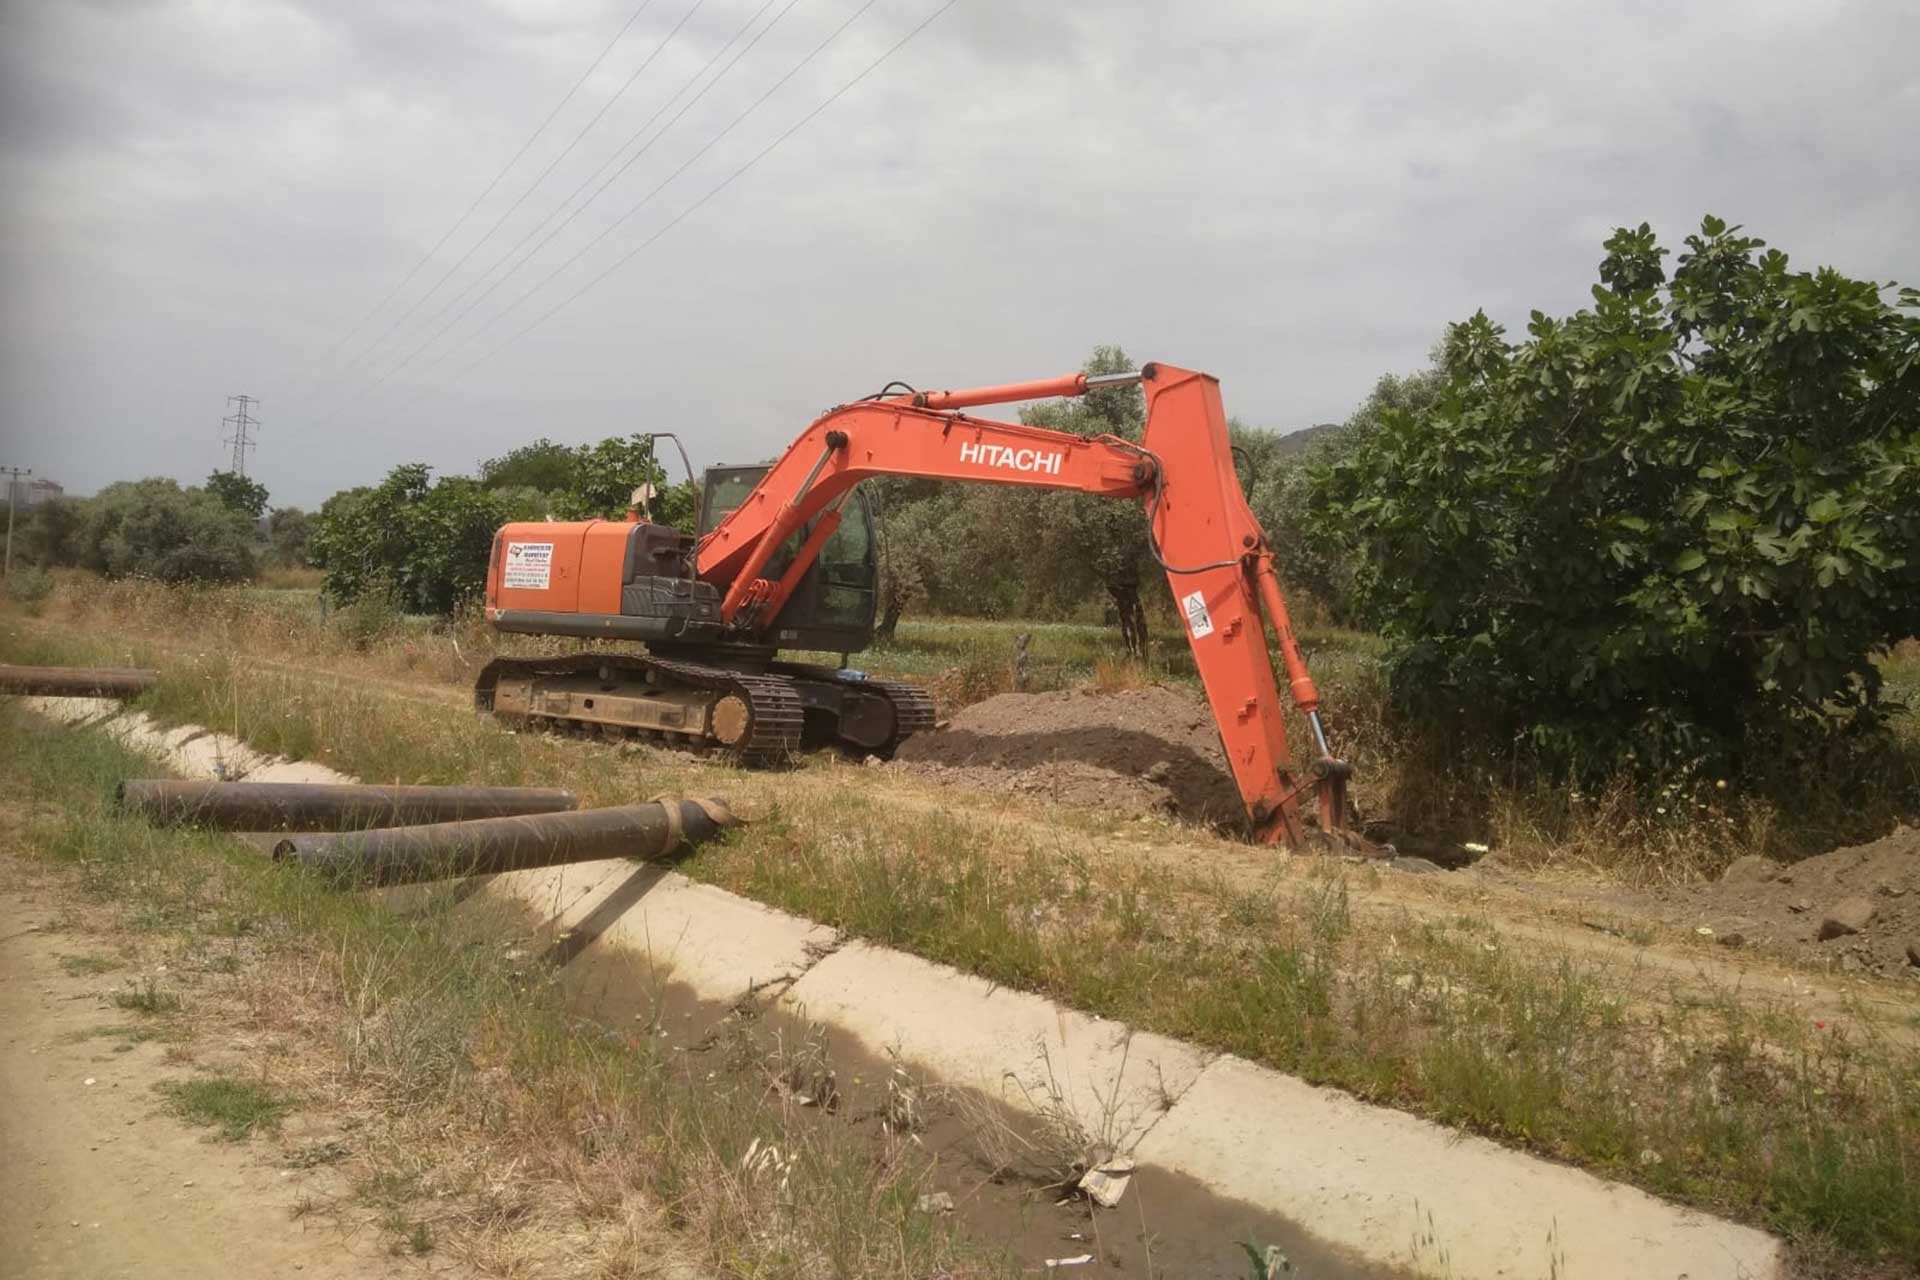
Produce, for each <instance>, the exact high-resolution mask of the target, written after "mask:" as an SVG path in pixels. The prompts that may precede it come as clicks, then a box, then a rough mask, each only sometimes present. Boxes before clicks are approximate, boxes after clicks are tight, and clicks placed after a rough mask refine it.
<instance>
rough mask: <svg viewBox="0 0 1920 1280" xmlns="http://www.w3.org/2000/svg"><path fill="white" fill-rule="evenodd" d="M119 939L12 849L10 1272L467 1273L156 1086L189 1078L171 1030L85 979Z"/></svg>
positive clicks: (5, 1126)
mask: <svg viewBox="0 0 1920 1280" xmlns="http://www.w3.org/2000/svg"><path fill="white" fill-rule="evenodd" d="M110 955H111V949H110V946H106V945H103V942H102V940H101V939H99V938H97V937H92V936H88V935H86V934H84V933H81V932H78V931H77V930H76V929H75V928H74V927H73V925H72V924H71V922H70V921H69V920H68V919H66V918H64V912H63V909H62V907H61V906H60V905H59V904H58V903H57V902H56V900H55V899H54V897H53V895H52V894H51V892H50V891H49V889H48V888H47V886H45V885H44V884H40V883H36V882H35V881H34V879H33V878H32V872H31V871H30V870H28V869H27V868H25V867H24V866H23V865H22V864H21V863H20V862H19V861H18V860H17V859H15V858H13V857H11V856H8V855H6V854H4V853H0V1272H4V1273H5V1274H6V1275H7V1276H9V1277H11V1278H12V1280H54V1278H55V1277H58V1278H59V1280H69V1278H72V1280H82V1278H84V1280H96V1278H99V1280H107V1278H117V1277H122V1276H125V1277H130V1278H131V1277H138V1278H139V1280H172V1278H173V1277H179V1278H180V1280H187V1278H189V1277H192V1278H193V1280H201V1278H203V1277H207V1276H224V1277H251V1276H286V1275H290V1274H297V1275H300V1276H302V1277H306V1276H311V1277H314V1278H315V1280H363V1278H365V1277H375V1276H382V1277H384V1276H399V1275H405V1276H422V1275H428V1274H433V1275H451V1274H458V1273H459V1272H458V1271H457V1269H455V1268H453V1267H450V1266H449V1265H448V1264H447V1263H446V1262H445V1261H444V1260H441V1261H434V1262H433V1264H432V1265H428V1261H423V1260H414V1259H399V1258H393V1257H390V1256H387V1255H386V1254H385V1252H384V1248H383V1242H382V1241H380V1240H379V1239H378V1238H377V1233H374V1232H360V1233H356V1234H352V1235H349V1234H348V1233H346V1232H345V1231H343V1230H342V1229H341V1228H340V1226H339V1225H338V1224H337V1222H336V1220H335V1219H333V1218H330V1217H328V1216H325V1215H307V1216H303V1217H296V1216H295V1215H296V1213H297V1212H298V1211H299V1210H300V1209H301V1207H303V1205H305V1204H309V1203H312V1202H313V1201H315V1200H325V1199H329V1198H331V1196H332V1195H333V1194H335V1192H336V1191H337V1189H338V1188H337V1187H336V1186H335V1185H334V1184H335V1183H337V1182H338V1181H339V1175H337V1174H336V1173H334V1172H333V1171H332V1170H329V1169H326V1168H318V1169H309V1170H294V1169H287V1168H282V1167H278V1163H277V1160H276V1157H277V1156H278V1154H279V1153H278V1149H277V1147H270V1146H266V1145H263V1144H261V1143H259V1142H257V1141H256V1142H254V1143H245V1144H230V1143H220V1142H211V1141H208V1140H207V1137H206V1132H207V1131H206V1130H203V1129H194V1128H190V1127H188V1126H187V1125H186V1124H185V1123H184V1122H182V1121H181V1120H179V1119H176V1118H175V1117H174V1116H173V1115H172V1114H170V1113H169V1112H167V1111H166V1110H165V1108H164V1106H163V1104H162V1100H161V1098H160V1097H159V1096H158V1095H157V1094H156V1093H155V1091H154V1086H155V1084H157V1083H159V1082H160V1081H163V1080H168V1079H178V1078H182V1077H183V1076H185V1075H186V1074H187V1071H186V1068H184V1067H182V1066H180V1065H177V1064H175V1063H171V1062H169V1060H168V1054H169V1046H168V1044H167V1043H165V1042H164V1041H163V1040H161V1039H157V1038H156V1039H146V1040H136V1039H135V1038H134V1037H132V1036H128V1035H123V1034H114V1033H113V1028H116V1027H122V1026H126V1025H128V1024H129V1023H130V1022H132V1021H134V1020H135V1019H134V1015H130V1014H129V1013H127V1012H126V1011H125V1010H122V1009H119V1008H116V1007H115V1006H114V1005H113V1003H112V1002H111V999H110V993H111V992H112V991H113V990H114V989H115V988H117V987H120V986H122V985H124V981H123V978H124V975H119V974H113V973H106V974H102V973H88V972H85V971H84V970H85V968H86V967H88V965H87V960H86V959H85V958H93V959H94V960H95V961H96V962H98V963H104V962H105V960H106V957H109V956H110Z"/></svg>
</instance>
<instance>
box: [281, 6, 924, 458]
mask: <svg viewBox="0 0 1920 1280" xmlns="http://www.w3.org/2000/svg"><path fill="white" fill-rule="evenodd" d="M797 3H799V0H788V2H787V9H791V8H792V7H793V6H794V5H795V4H797ZM877 3H879V0H865V3H863V4H861V5H860V7H859V8H857V9H855V10H854V11H853V13H852V14H851V15H850V16H848V17H847V19H846V20H845V21H843V22H842V23H841V24H840V25H839V26H837V27H835V28H834V29H833V31H832V32H831V33H830V34H828V36H827V37H826V39H824V40H822V41H821V42H820V43H819V44H817V45H815V46H814V47H813V49H812V50H810V51H809V52H808V53H807V54H806V56H805V57H803V58H801V59H800V60H799V61H798V62H796V63H794V64H793V66H792V67H790V68H788V69H787V71H786V73H785V74H784V75H782V76H781V77H780V78H779V79H777V80H775V81H774V82H773V84H772V85H771V86H770V87H769V88H768V89H767V90H766V91H765V92H764V93H762V94H761V95H760V96H759V97H758V98H755V99H754V100H753V102H752V103H751V104H750V105H749V106H748V107H747V109H746V110H744V111H742V112H741V113H740V114H739V115H737V116H735V117H734V118H733V119H732V120H731V121H730V122H729V123H728V124H727V125H726V127H724V128H723V129H721V130H720V131H719V132H718V133H716V134H714V135H713V136H712V137H711V138H708V139H707V141H706V142H705V143H704V144H702V145H701V147H700V148H699V149H698V150H696V151H695V152H694V153H693V154H692V155H691V156H689V157H687V159H686V160H685V161H683V162H682V163H681V165H680V167H679V168H677V169H675V170H674V171H673V172H672V173H670V174H668V175H667V176H666V177H665V178H663V179H661V180H660V181H659V182H658V183H656V184H655V185H654V187H653V188H652V189H651V190H650V191H648V192H647V194H646V195H644V196H642V197H641V198H640V201H639V202H638V203H637V204H635V205H633V206H632V207H631V208H629V209H628V210H627V211H626V212H625V213H623V214H621V215H620V216H619V217H618V218H617V219H615V220H614V221H613V222H612V223H611V224H609V225H608V226H607V227H606V228H604V229H603V230H602V231H601V232H600V234H599V235H597V236H595V237H594V238H593V239H591V240H589V241H588V242H587V243H586V244H585V245H583V246H582V247H581V248H580V249H579V251H578V252H576V253H575V254H574V255H573V256H572V257H570V258H568V259H567V260H566V261H565V262H563V263H561V264H560V265H559V266H558V267H555V268H554V269H553V270H552V271H550V272H548V273H547V275H546V276H544V277H542V278H541V279H540V280H539V281H538V282H537V283H536V284H535V285H534V286H533V287H532V288H531V289H528V290H527V291H526V292H525V293H523V294H521V295H520V296H519V297H518V298H515V299H514V300H513V301H512V302H509V303H508V304H507V305H506V306H505V307H503V308H502V309H501V310H500V311H499V312H497V313H496V314H495V315H494V317H493V318H492V319H491V320H488V321H487V322H486V323H485V324H483V325H481V326H480V327H479V328H478V329H475V330H474V331H473V332H472V333H469V334H468V335H467V336H466V337H464V338H461V339H460V340H459V341H457V342H455V343H454V344H453V345H452V346H450V347H448V348H446V349H445V350H444V351H442V352H441V353H440V354H439V355H437V356H435V357H434V358H433V359H432V360H431V361H430V362H429V363H428V366H427V367H428V368H432V367H433V366H434V365H437V364H439V363H440V362H441V361H443V360H445V359H446V358H447V357H448V356H450V355H452V354H453V353H454V352H455V351H458V350H459V349H460V348H461V347H464V346H465V345H466V344H468V343H469V342H472V341H473V340H474V339H475V338H477V337H479V336H480V335H481V334H483V333H485V332H486V331H487V330H488V329H490V328H492V327H493V326H494V325H496V324H498V323H499V322H500V321H501V320H502V319H504V318H505V317H506V316H508V315H511V314H512V313H513V312H514V310H515V309H517V308H518V307H520V306H522V305H523V304H524V303H525V302H526V301H527V300H528V299H529V298H531V297H533V295H534V294H536V293H538V292H540V290H541V289H543V288H545V287H546V286H547V284H548V283H549V282H550V281H552V280H553V279H554V277H556V276H558V275H559V274H560V273H561V272H563V271H565V270H566V269H567V268H568V267H571V266H572V265H573V264H574V263H576V262H578V261H579V260H580V258H581V257H582V256H584V255H585V254H586V253H588V252H589V251H591V250H592V249H593V248H595V247H596V246H597V245H599V243H600V242H601V241H602V240H605V239H606V238H607V237H608V236H609V235H611V234H612V233H613V232H614V231H617V230H618V229H619V228H620V227H621V226H622V225H624V224H625V223H626V222H627V220H628V219H630V218H632V217H633V215H634V214H636V213H638V212H640V210H641V209H643V208H644V207H646V205H647V204H648V202H650V201H651V200H652V199H653V198H654V196H656V195H658V194H660V192H661V191H662V190H664V189H665V188H666V187H667V186H668V185H669V184H671V183H672V182H673V181H674V180H675V179H676V178H678V177H679V176H680V175H681V174H683V173H685V172H686V171H687V170H688V169H689V168H691V167H692V166H693V165H694V164H695V163H696V162H698V161H699V160H700V159H701V157H703V156H705V155H706V154H707V152H709V151H711V150H712V149H713V148H714V147H715V146H716V145H718V144H719V143H720V142H721V140H723V139H724V138H725V137H726V136H727V135H728V134H729V133H732V132H733V130H734V129H736V128H738V127H739V125H740V124H741V122H742V121H744V120H746V118H747V117H748V116H750V115H752V114H753V113H754V112H755V111H757V110H759V108H760V107H761V105H762V104H764V103H765V102H766V101H767V99H769V98H771V97H772V96H773V95H774V94H775V93H777V92H779V90H780V89H781V88H782V87H783V86H784V85H785V84H786V83H787V82H788V81H789V80H791V79H793V77H794V76H796V75H798V74H799V73H800V72H801V71H802V70H804V69H805V68H806V66H807V64H808V63H810V62H812V61H813V60H814V59H815V58H817V57H819V56H820V54H821V53H823V52H825V50H826V49H827V47H828V46H829V45H831V44H832V43H833V42H834V41H836V40H838V39H839V38H840V37H841V36H842V35H843V34H845V33H846V31H847V29H848V28H849V27H851V26H852V25H853V24H854V23H855V22H857V21H859V20H860V17H861V15H863V14H865V13H866V12H867V10H869V9H871V8H873V6H874V5H875V4H877ZM785 14H786V10H782V11H781V14H780V15H779V16H777V17H775V18H774V23H777V22H779V20H780V17H784V16H785ZM774 23H769V24H768V26H767V30H772V28H773V25H774ZM923 25H924V24H923ZM916 30H917V28H916ZM761 34H762V35H765V34H766V32H765V31H762V32H761ZM751 47H752V46H751V45H749V46H748V48H751ZM745 52H746V50H745V49H743V50H741V54H742V55H744V54H745ZM735 61H736V62H737V61H738V58H736V59H735ZM728 69H729V70H731V69H732V64H731V63H730V64H729V66H728ZM721 74H722V75H724V74H725V72H722V73H721ZM717 83H719V80H718V77H716V78H715V80H714V81H713V84H717ZM713 84H709V85H708V86H707V88H709V89H710V88H712V87H713ZM705 92H706V91H705V90H702V91H701V95H702V96H704V94H705ZM699 100H700V97H699V96H696V97H694V98H693V99H691V100H689V101H688V102H687V103H686V104H685V105H683V106H682V107H681V108H680V110H679V111H678V112H676V113H675V114H674V117H673V119H671V120H669V121H667V123H666V124H665V125H664V126H663V127H662V129H661V132H662V133H663V134H664V133H665V132H666V131H667V130H669V129H671V128H673V126H674V124H676V123H677V122H678V121H679V120H680V118H681V117H682V116H684V115H685V114H686V113H687V111H689V110H690V109H691V108H692V107H693V105H694V104H695V103H697V102H698V101H699ZM635 158H636V159H637V158H638V157H637V156H636V157H635ZM628 163H631V161H629V162H628ZM624 168H625V167H624V166H623V167H622V172H624ZM613 176H614V177H616V178H617V177H618V176H619V173H615V174H614V175H613ZM442 332H445V331H444V330H443V331H442ZM439 338H440V334H439V333H436V334H434V335H432V336H431V337H429V338H427V339H426V341H424V342H422V343H420V344H419V345H418V346H416V347H414V348H413V350H411V351H409V352H408V353H407V354H406V355H405V356H403V357H401V359H400V361H399V362H398V363H396V364H394V365H393V366H392V367H390V368H389V369H388V370H387V371H386V372H385V373H382V374H381V375H380V376H379V377H377V378H375V379H374V380H373V381H372V382H370V383H368V384H367V385H366V386H365V387H364V388H362V389H361V390H360V391H359V392H357V393H355V394H354V395H353V396H351V397H350V398H349V399H348V400H347V401H346V402H345V403H343V404H342V405H340V406H339V408H337V409H335V410H334V411H333V413H331V414H328V415H327V416H326V417H324V418H322V419H320V421H319V422H318V423H315V424H314V425H316V426H317V425H322V424H324V423H327V422H330V421H332V420H333V418H334V417H336V416H338V414H339V413H340V412H342V411H343V410H345V409H346V407H347V406H348V405H350V404H352V403H353V402H354V401H357V400H359V399H361V398H362V397H364V396H366V395H368V394H370V393H372V392H373V391H375V390H378V389H379V388H380V387H381V386H383V385H384V384H385V383H386V382H387V380H388V379H390V378H392V377H393V376H394V375H395V374H397V373H399V372H400V371H401V370H402V369H404V368H406V367H407V366H408V365H410V364H412V363H413V362H414V360H416V359H418V358H419V356H420V354H421V353H422V352H424V351H425V350H426V349H427V348H428V347H430V346H432V345H433V344H434V343H435V342H436V341H438V340H439Z"/></svg>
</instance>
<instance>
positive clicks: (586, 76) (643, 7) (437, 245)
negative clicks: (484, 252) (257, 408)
mask: <svg viewBox="0 0 1920 1280" xmlns="http://www.w3.org/2000/svg"><path fill="white" fill-rule="evenodd" d="M652 3H653V0H640V4H639V6H638V7H637V8H635V9H634V11H633V12H632V14H630V15H629V16H628V17H627V20H626V22H624V23H623V24H621V27H620V30H618V31H616V32H615V33H614V36H613V39H611V40H609V41H607V47H606V48H604V49H602V50H601V51H600V56H599V57H597V58H595V59H594V60H593V62H592V63H591V64H590V65H589V66H588V67H587V69H586V70H585V71H582V72H581V73H580V78H579V79H578V80H575V81H574V82H573V87H572V88H570V89H568V90H567V91H566V93H564V94H563V95H561V98H560V101H558V102H556V103H554V104H553V110H551V111H549V112H547V115H546V118H545V119H543V120H542V121H541V122H540V123H539V125H538V126H537V127H536V128H535V129H534V131H533V132H532V133H530V134H528V135H527V140H526V141H525V142H523V143H521V144H520V149H519V150H518V151H516V152H514V153H513V156H512V157H511V158H510V159H509V160H508V161H507V162H506V163H505V164H504V165H501V166H500V172H498V173H496V174H494V175H493V181H491V182H489V183H487V185H486V187H485V188H484V189H483V190H482V191H481V192H480V194H479V195H477V196H475V197H474V198H473V203H472V204H470V205H468V206H467V210H466V212H465V213H463V214H461V215H460V216H459V217H458V218H455V219H454V221H453V225H452V226H450V227H448V228H447V229H446V230H445V231H444V232H442V233H441V236H440V238H439V239H438V240H436V241H434V242H433V248H431V249H429V250H427V252H426V254H425V256H423V257H422V258H421V259H420V261H418V262H416V263H414V264H413V268H412V269H411V270H410V271H408V272H407V274H405V275H404V276H401V277H400V283H398V284H396V285H394V286H393V288H392V289H390V290H388V291H387V296H386V297H384V298H382V299H380V301H379V303H378V304H377V305H376V306H375V307H374V308H373V310H371V311H369V312H367V314H366V315H364V316H361V317H360V319H358V320H356V321H355V322H354V324H353V327H352V328H350V329H348V330H347V331H346V332H345V333H343V334H341V335H340V336H339V337H338V338H337V339H335V340H334V342H333V345H332V346H330V347H328V348H327V350H326V352H325V353H324V354H323V355H322V356H321V357H320V359H321V361H322V362H325V361H326V360H328V359H331V358H332V356H333V353H334V352H336V351H338V350H339V349H340V348H341V347H343V346H345V345H346V344H347V342H348V341H349V340H350V339H351V338H352V337H353V335H354V334H356V333H358V332H359V331H360V330H361V328H362V327H363V326H364V325H365V324H366V323H367V322H368V321H369V320H371V319H373V318H374V317H375V316H377V315H379V314H380V312H381V311H383V310H385V309H386V306H387V304H388V303H390V302H392V301H393V300H394V299H395V298H397V297H399V296H400V291H401V290H403V289H405V288H406V287H407V285H409V284H411V283H412V282H413V278H414V277H415V276H417V275H419V274H420V271H421V269H422V268H423V267H425V266H426V265H427V264H428V263H429V262H431V261H433V257H434V255H435V254H437V253H439V252H440V250H441V249H442V248H444V247H445V246H446V243H447V241H449V240H451V239H452V238H453V236H454V233H455V232H457V231H459V230H460V228H461V227H464V226H465V225H466V224H467V219H469V218H471V217H472V216H473V215H474V211H475V210H477V209H478V208H479V207H480V206H481V204H482V203H484V202H485V200H486V198H487V197H488V196H490V195H492V194H493V190H494V188H495V187H498V186H499V185H500V183H501V181H502V180H503V179H504V178H505V177H506V176H507V174H508V173H509V172H511V171H512V169H513V166H514V165H516V164H518V163H520V158H521V157H522V156H524V155H526V154H527V152H528V150H529V149H531V148H532V146H533V144H534V142H535V141H537V140H538V139H539V137H540V135H541V134H542V133H545V132H546V129H547V126H548V125H550V124H552V123H553V121H554V118H555V117H557V116H558V115H559V114H560V112H561V111H562V110H564V109H565V107H566V105H567V104H568V103H569V102H572V101H573V97H574V95H575V94H577V93H579V92H580V88H581V86H582V85H584V84H586V82H587V81H588V80H590V79H592V78H593V73H594V72H596V71H598V70H599V69H600V64H601V63H603V62H605V61H606V60H607V55H608V54H610V53H612V52H613V47H614V46H615V45H617V44H619V43H620V39H621V37H623V36H625V35H626V34H627V31H628V29H629V28H631V27H632V26H633V24H634V23H635V22H638V21H639V20H640V15H641V14H643V13H645V12H646V11H647V7H648V6H649V5H651V4H652Z"/></svg>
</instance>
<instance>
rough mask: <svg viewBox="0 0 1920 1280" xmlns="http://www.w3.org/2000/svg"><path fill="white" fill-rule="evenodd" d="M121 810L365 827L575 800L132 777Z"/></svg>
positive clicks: (541, 792) (315, 827)
mask: <svg viewBox="0 0 1920 1280" xmlns="http://www.w3.org/2000/svg"><path fill="white" fill-rule="evenodd" d="M114 800H115V802H116V803H117V804H118V805H119V807H120V811H121V812H122V813H125V814H129V815H132V816H135V817H141V818H145V819H146V820H147V821H148V822H151V823H153V824H155V825H156V826H169V827H172V826H197V827H212V828H214V829H216V830H220V831H364V830H367V829H369V828H373V827H411V826H418V825H421V824H423V823H429V822H464V821H469V820H472V819H476V818H504V817H507V816H509V815H512V814H521V813H561V812H564V811H566V810H569V809H572V808H573V807H574V806H575V804H576V801H575V800H574V798H573V793H572V792H570V791H560V790H557V789H554V788H550V787H376V786H358V785H344V784H333V783H312V782H175V781H172V780H171V779H149V778H129V779H128V780H126V781H125V782H122V783H121V784H120V785H119V787H118V788H117V789H116V790H115V792H114Z"/></svg>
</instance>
